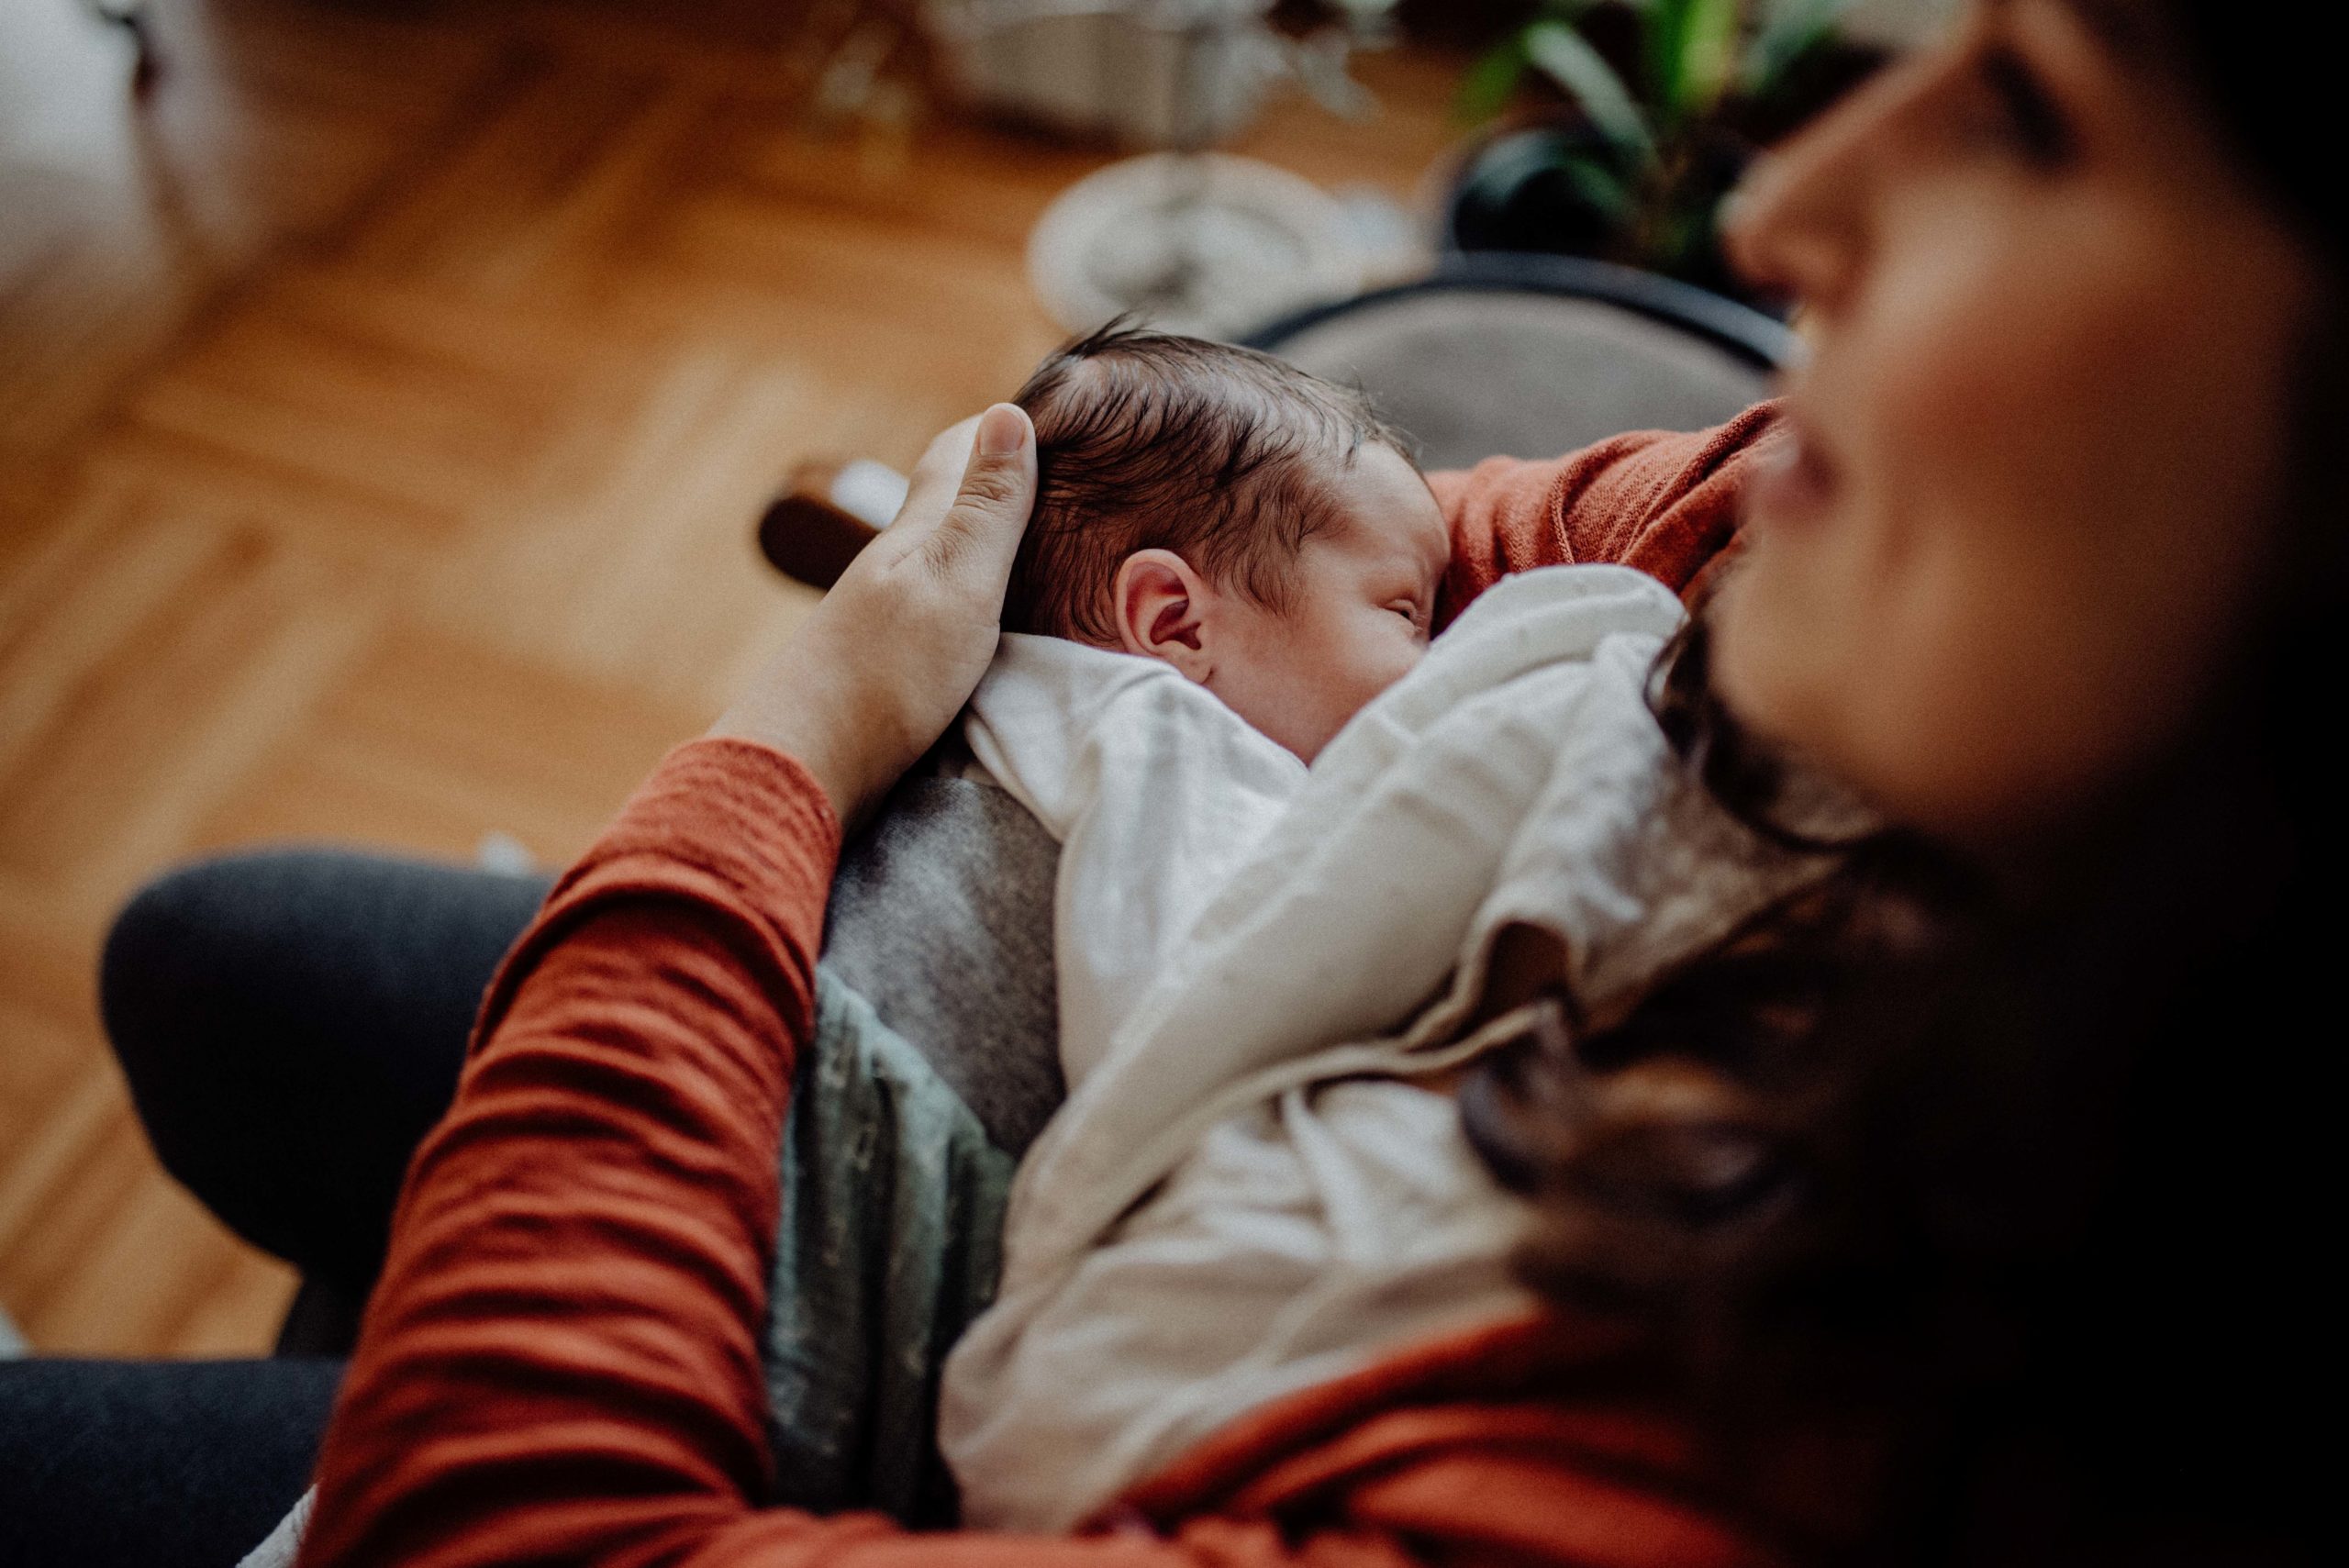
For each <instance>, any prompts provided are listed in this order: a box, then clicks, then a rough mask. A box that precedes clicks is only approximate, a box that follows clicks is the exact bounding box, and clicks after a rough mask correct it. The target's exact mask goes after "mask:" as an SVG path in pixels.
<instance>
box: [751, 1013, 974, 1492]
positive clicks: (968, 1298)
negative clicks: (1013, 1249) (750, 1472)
mask: <svg viewBox="0 0 2349 1568" xmlns="http://www.w3.org/2000/svg"><path fill="white" fill-rule="evenodd" d="M1015 1163H1016V1162H1015V1161H1014V1160H1013V1158H1012V1157H1011V1156H1010V1155H1008V1154H1007V1153H1005V1152H1004V1151H1001V1150H1000V1149H997V1148H996V1146H995V1144H994V1143H993V1142H991V1141H990V1140H989V1139H988V1138H987V1135H986V1132H985V1129H984V1128H982V1127H981V1126H980V1124H979V1120H978V1118H977V1117H975V1116H974V1115H973V1114H972V1112H971V1110H970V1108H969V1107H968V1106H965V1105H964V1104H963V1100H962V1097H961V1096H960V1095H957V1094H955V1092H954V1091H953V1090H952V1088H950V1087H948V1085H947V1084H946V1082H945V1081H944V1080H943V1079H941V1077H940V1076H939V1075H938V1073H936V1072H935V1071H934V1070H933V1069H932V1068H931V1066H930V1062H929V1061H928V1059H926V1058H925V1057H924V1056H923V1055H922V1053H921V1052H920V1051H918V1050H916V1049H915V1048H914V1047H913V1045H912V1044H910V1043H909V1042H908V1041H907V1040H906V1039H905V1037H904V1036H902V1035H899V1034H897V1033H896V1031H894V1030H892V1029H890V1028H889V1027H888V1026H887V1025H885V1024H884V1023H883V1022H882V1021H881V1020H880V1018H878V1017H877V1016H875V1014H874V1011H873V1008H872V1006H871V1005H870V1004H868V1003H867V1002H866V1001H865V1000H864V998H863V997H862V996H860V995H857V994H856V993H855V992H854V991H852V990H850V989H849V988H848V986H846V985H845V984H841V982H840V981H839V980H837V979H836V978H834V977H833V976H832V975H830V974H829V973H826V972H825V971H824V970H822V969H820V968H819V969H818V972H817V978H816V1029H815V1038H814V1039H813V1040H810V1041H809V1042H808V1045H807V1049H806V1050H805V1051H802V1053H801V1055H800V1060H799V1064H798V1081H797V1083H796V1084H795V1086H794V1092H793V1095H792V1107H791V1119H790V1122H789V1124H788V1126H787V1127H786V1128H785V1131H784V1140H783V1216H782V1223H781V1224H780V1226H779V1227H778V1228H777V1231H776V1237H775V1257H774V1281H773V1299H772V1301H771V1302H770V1305H769V1307H768V1312H767V1342H766V1362H767V1393H768V1410H769V1415H768V1420H769V1425H770V1436H771V1438H772V1440H773V1442H774V1459H775V1477H776V1483H775V1486H774V1492H773V1500H774V1502H777V1503H785V1504H790V1505H793V1506H795V1507H805V1508H812V1509H817V1510H820V1511H823V1512H827V1513H829V1512H836V1511H838V1510H840V1509H842V1508H858V1507H868V1508H880V1509H883V1510H885V1512H887V1513H889V1514H892V1515H894V1516H895V1517H896V1518H898V1519H899V1520H901V1521H902V1522H904V1523H906V1524H907V1525H911V1526H914V1527H917V1528H921V1527H930V1526H942V1525H950V1524H952V1522H953V1520H954V1515H955V1499H954V1484H953V1480H952V1477H951V1476H950V1475H949V1474H948V1473H947V1470H946V1464H945V1461H944V1460H943V1459H942V1458H941V1457H940V1455H939V1452H938V1431H937V1427H938V1421H937V1415H938V1373H939V1367H940V1364H941V1362H943V1361H944V1359H945V1356H946V1352H947V1351H948V1350H949V1349H951V1348H952V1345H953V1343H954V1341H955V1340H957V1339H959V1338H960V1337H961V1336H962V1333H963V1329H964V1328H965V1327H967V1326H968V1325H969V1323H970V1321H971V1319H972V1318H974V1317H976V1316H977V1315H978V1314H979V1312H980V1311H981V1310H982V1309H983V1308H984V1307H985V1306H986V1305H987V1303H988V1302H989V1301H990V1300H992V1299H993V1298H994V1296H995V1288H996V1273H997V1269H998V1266H999V1264H1000V1262H1001V1256H1002V1243H1003V1210H1004V1204H1005V1200H1006V1199H1007V1198H1008V1196H1009V1195H1010V1191H1011V1175H1012V1171H1013V1168H1014V1165H1015Z"/></svg>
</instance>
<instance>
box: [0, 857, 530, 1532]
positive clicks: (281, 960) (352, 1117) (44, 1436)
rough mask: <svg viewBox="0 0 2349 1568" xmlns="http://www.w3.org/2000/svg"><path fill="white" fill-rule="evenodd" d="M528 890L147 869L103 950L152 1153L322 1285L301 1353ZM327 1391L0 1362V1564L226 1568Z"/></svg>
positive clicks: (456, 1052) (371, 1237)
mask: <svg viewBox="0 0 2349 1568" xmlns="http://www.w3.org/2000/svg"><path fill="white" fill-rule="evenodd" d="M545 891H546V884H545V883H544V882H543V881H541V880H538V879H532V878H521V877H511V876H500V875H495V874H491V873H481V872H473V871H464V870H458V869H454V868H450V867H443V866H434V865H427V864H423V863H419V862H409V861H395V860H387V859H383V858H380V857H374V856H364V855H353V854H346V853H339V852H332V851H301V850H291V851H268V852H262V853H255V854H244V855H234V856H229V857H226V858H223V859H220V860H215V861H208V862H201V863H199V864H196V865H193V866H189V867H187V868H185V869H184V870H181V871H177V872H174V873H172V874H170V875H168V876H165V877H163V878H162V879H161V880H160V881H158V882H156V883H154V884H151V885H150V886H149V887H148V888H146V889H145V890H144V891H143V892H141V893H140V894H139V896H138V897H137V898H136V899H134V900H133V901H132V902H131V904H130V906H128V908H127V909H125V910H124V912H123V913H122V915H121V917H119V919H118V920H117V924H116V926H115V929H114V931H113V934H112V935H111V936H110V937H109V939H108V940H107V943H106V959H105V964H104V969H103V972H102V975H101V979H100V990H99V995H100V1002H101V1006H103V1009H104V1011H105V1015H106V1029H107V1032H108V1034H109V1036H110V1037H111V1038H112V1040H113V1042H114V1047H115V1051H116V1053H117V1055H118V1056H119V1057H120V1058H121V1061H122V1066H123V1071H124V1073H126V1074H127V1075H128V1078H129V1080H130V1088H131V1095H132V1097H133V1098H134V1099H135V1100H136V1101H137V1103H138V1106H139V1116H140V1118H141V1119H143V1120H144V1121H145V1123H146V1125H147V1131H148V1135H149V1137H150V1139H151V1140H153V1143H154V1145H155V1151H156V1153H157V1154H158V1155H160V1156H161V1159H162V1162H163V1164H164V1165H165V1167H166V1168H168V1169H169V1170H170V1171H171V1173H172V1174H173V1175H174V1176H176V1177H178V1178H179V1180H180V1181H181V1182H183V1183H184V1184H186V1186H187V1187H188V1188H189V1190H190V1191H192V1192H194V1193H195V1195H197V1196H198V1197H200V1198H202V1199H203V1200H204V1201H205V1203H206V1205H207V1206H208V1207H210V1208H211V1209H212V1211H213V1212H214V1213H215V1214H217V1215H218V1216H219V1217H220V1218H222V1219H223V1220H225V1221H227V1222H228V1224H229V1225H230V1226H231V1227H233V1228H234V1229H236V1230H237V1231H238V1233H239V1234H240V1235H242V1236H243V1237H245V1238H246V1240H250V1241H251V1242H253V1243H254V1244H255V1245H256V1246H259V1247H261V1248H262V1249H264V1250H265V1251H270V1252H273V1253H275V1254H276V1255H277V1256H279V1257H281V1258H284V1259H285V1260H286V1261H288V1262H292V1263H294V1264H295V1266H297V1267H298V1268H300V1269H301V1270H302V1271H303V1273H304V1275H305V1276H306V1278H307V1279H309V1280H310V1281H312V1282H314V1287H313V1288H311V1289H309V1290H307V1291H306V1295H305V1305H306V1309H307V1311H308V1314H309V1316H310V1317H311V1318H312V1319H313V1324H312V1326H311V1332H312V1333H313V1334H314V1335H316V1336H318V1337H323V1338H324V1339H328V1340H331V1339H332V1338H333V1337H335V1335H336V1334H337V1332H338V1329H339V1327H340V1326H339V1325H338V1324H337V1322H336V1321H335V1319H337V1318H340V1317H342V1316H344V1314H345V1313H346V1312H347V1311H348V1310H349V1308H350V1307H351V1304H355V1303H356V1302H358V1301H360V1300H362V1299H363V1297H364V1296H365V1293H366V1290H367V1287H368V1285H369V1284H370V1283H371V1282H372V1281H373V1278H374V1275H375V1273H376V1270H377V1269H378V1268H379V1267H380V1266H381V1263H382V1262H383V1254H384V1236H385V1233H386V1231H387V1229H388V1228H389V1225H390V1220H391V1211H392V1204H393V1200H394V1199H395V1197H396V1195H397V1194H398V1191H399V1183H400V1177H401V1174H402V1173H403V1172H404V1171H405V1169H406V1164H407V1160H408V1156H409V1155H410V1154H411V1153H412V1152H413V1151H415V1149H416V1146H417V1142H418V1141H419V1140H421V1139H422V1138H423V1136H424V1134H425V1132H426V1131H427V1130H428V1129H429V1128H430V1127H431V1125H432V1123H433V1122H434V1120H435V1119H437V1118H439V1116H440V1113H441V1111H442V1110H444V1109H445V1108H446V1107H447V1106H448V1103H449V1099H450V1096H451V1095H452V1094H453V1093H454V1091H455V1088H456V1081H457V1070H458V1067H459V1065H460V1063H461V1062H462V1060H463V1055H464V1044H465V1037H466V1034H467V1032H468V1030H469V1029H471V1027H472V1023H473V1009H474V1007H475V1006H476V1005H477V1004H478V1002H479V1000H480V997H481V994H482V990H483V988H484V986H485V985H486V984H488V982H489V977H490V974H491V973H492V971H494V970H495V967H496V965H497V962H498V959H499V958H500V957H501V956H502V955H503V954H504V952H505V951H506V949H507V945H508V944H510V943H511V942H512V941H513V940H514V939H515V938H516V937H517V936H518V935H519V934H520V932H521V929H522V928H523V927H524V926H525V925H527V924H528V923H529V918H530V916H531V914H532V913H533V912H534V911H535V910H536V908H537V906H538V904H539V900H540V898H541V897H542V896H543V895H544V894H545ZM338 1296H340V1302H339V1303H338V1301H337V1300H336V1298H337V1297H338ZM318 1319H324V1321H323V1323H320V1322H319V1321H317V1320H318ZM300 1332H301V1329H300V1327H299V1326H298V1325H297V1326H296V1334H297V1337H298V1335H299V1334H300ZM341 1373H342V1363H341V1362H340V1361H339V1360H334V1359H328V1358H317V1357H301V1358H291V1359H279V1360H274V1361H267V1362H82V1361H71V1362H68V1361H58V1362H40V1361H35V1362H0V1562H5V1563H6V1564H8V1568H17V1564H25V1565H27V1568H35V1565H39V1564H47V1563H52V1562H54V1563H72V1564H77V1565H81V1564H86V1565H89V1568H109V1565H112V1564H116V1563H121V1564H126V1565H128V1564H133V1563H136V1564H139V1565H141V1568H167V1565H170V1564H175V1563H190V1564H228V1563H233V1562H236V1561H237V1559H238V1558H239V1557H240V1556H242V1555H243V1554H244V1553H245V1552H246V1551H249V1550H250V1548H251V1547H252V1546H253V1545H255V1544H256V1543H257V1542H258V1541H259V1540H261V1538H262V1536H263V1535H265V1534H267V1533H268V1531H269V1529H271V1527H272V1526H273V1525H274V1524H275V1523H276V1522H277V1519H278V1518H279V1516H281V1515H282V1514H283V1513H284V1511H285V1509H286V1508H287V1507H289V1506H291V1504H292V1503H293V1501H294V1499H295V1497H296V1496H299V1495H300V1494H301V1491H302V1488H303V1487H304V1486H305V1485H306V1484H307V1482H308V1478H309V1472H310V1467H311V1464H312V1462H313V1461H314V1460H315V1458H316V1456H317V1442H318V1437H319V1434H320V1433H321V1432H322V1431H323V1430H324V1429H325V1426H326V1419H327V1415H328V1410H329V1409H330V1407H331V1406H332V1404H333V1399H334V1391H335V1387H336V1385H337V1384H338V1383H339V1382H340V1377H341Z"/></svg>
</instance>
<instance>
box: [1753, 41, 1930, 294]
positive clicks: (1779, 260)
mask: <svg viewBox="0 0 2349 1568" xmlns="http://www.w3.org/2000/svg"><path fill="white" fill-rule="evenodd" d="M1933 70H1934V67H1933V66H1932V64H1929V63H1928V62H1926V61H1909V62H1907V63H1904V64H1901V65H1897V66H1894V67H1892V68H1891V69H1889V70H1887V71H1886V72H1883V73H1882V74H1881V75H1879V76H1878V77H1877V78H1876V80H1875V81H1873V82H1871V83H1868V84H1867V85H1865V86H1864V87H1862V88H1861V89H1860V90H1859V91H1858V92H1856V93H1854V94H1853V95H1851V96H1849V97H1848V98H1846V99H1844V100H1843V102H1842V103H1841V104H1839V105H1837V106H1835V107H1834V108H1833V109H1831V110H1830V111H1828V112H1827V113H1826V114H1825V115H1822V116H1820V118H1818V119H1817V120H1815V121H1813V122H1812V123H1811V125H1810V126H1809V128H1806V129H1804V130H1803V131H1801V132H1800V133H1799V134H1798V135H1796V136H1795V137H1793V138H1792V139H1789V140H1788V141H1787V142H1786V143H1785V145H1783V146H1781V147H1780V148H1778V149H1777V150H1776V151H1774V152H1772V153H1771V154H1769V155H1768V156H1767V157H1765V158H1763V159H1761V160H1759V161H1756V163H1755V164H1754V166H1753V169H1752V171H1751V172H1749V173H1748V174H1747V176H1746V178H1745V182H1744V183H1743V184H1742V185H1741V186H1740V187H1739V188H1738V191H1737V194H1736V195H1735V196H1734V197H1732V198H1731V202H1730V204H1729V210H1728V211H1727V212H1726V213H1725V214H1723V216H1722V220H1721V239H1722V243H1723V244H1724V245H1725V246H1726V247H1727V249H1728V251H1729V256H1730V260H1731V262H1732V263H1734V264H1735V266H1736V267H1737V269H1738V271H1740V272H1742V273H1744V274H1745V276H1746V277H1747V278H1749V279H1750V280H1752V281H1753V283H1755V284H1759V285H1761V286H1762V287H1764V288H1766V289H1771V290H1775V291H1781V292H1785V293H1787V294H1791V295H1795V296H1796V297H1797V298H1798V299H1800V300H1801V301H1803V302H1804V303H1805V304H1806V305H1809V306H1812V307H1814V308H1816V309H1818V310H1820V311H1824V312H1827V313H1829V314H1832V313H1833V312H1834V310H1835V309H1836V307H1837V306H1839V305H1840V304H1841V303H1842V300H1843V299H1844V298H1845V297H1846V296H1848V295H1850V293H1851V292H1852V290H1853V289H1854V286H1855V284H1857V282H1858V281H1859V279H1860V278H1861V277H1862V276H1863V275H1864V273H1865V270H1866V266H1867V259H1868V250H1869V245H1870V241H1871V237H1872V219H1873V216H1874V207H1875V203H1876V198H1877V195H1878V194H1879V193H1880V192H1881V191H1882V189H1883V187H1884V173H1885V166H1886V164H1887V161H1890V160H1892V159H1895V158H1897V157H1898V151H1897V144H1898V124H1899V122H1900V121H1901V119H1902V118H1903V117H1905V116H1906V115H1907V113H1908V112H1909V110H1910V109H1911V108H1912V107H1913V106H1915V104H1916V102H1917V99H1918V97H1919V95H1920V92H1922V91H1923V90H1924V89H1925V87H1926V85H1927V83H1928V80H1929V78H1930V77H1931V76H1932V72H1933Z"/></svg>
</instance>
